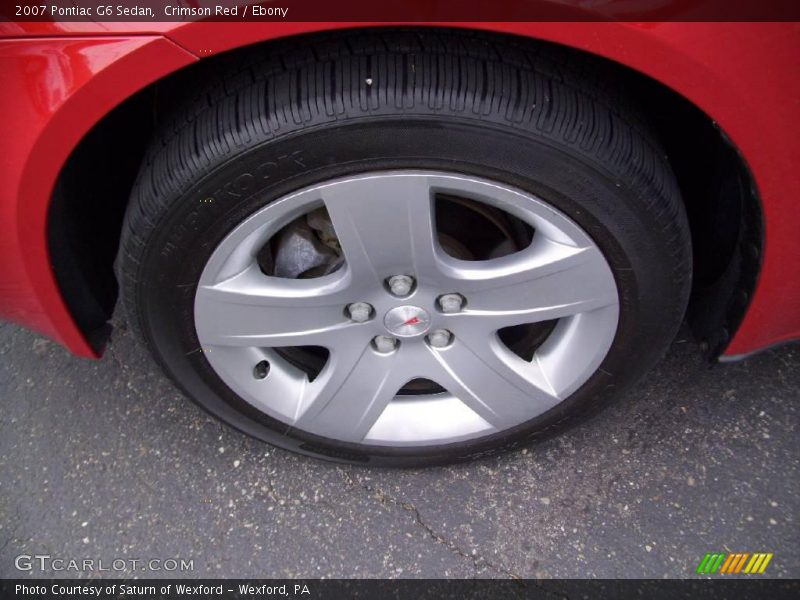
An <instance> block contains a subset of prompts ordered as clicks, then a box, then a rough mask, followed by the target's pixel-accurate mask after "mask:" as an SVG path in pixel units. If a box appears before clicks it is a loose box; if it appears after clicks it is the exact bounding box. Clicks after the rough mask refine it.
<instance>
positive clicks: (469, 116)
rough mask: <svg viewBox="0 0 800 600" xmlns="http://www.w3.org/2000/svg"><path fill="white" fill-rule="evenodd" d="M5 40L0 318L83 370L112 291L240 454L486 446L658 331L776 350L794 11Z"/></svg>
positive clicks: (454, 450) (586, 396)
mask: <svg viewBox="0 0 800 600" xmlns="http://www.w3.org/2000/svg"><path fill="white" fill-rule="evenodd" d="M661 4H664V3H661ZM667 4H669V2H667ZM0 31H1V32H2V34H3V38H4V39H2V41H0V79H1V80H2V84H3V86H2V87H3V89H2V106H1V107H0V108H1V110H0V137H1V138H2V140H3V150H2V158H1V159H0V160H1V161H2V162H1V163H0V231H2V234H1V235H0V316H2V317H3V318H5V319H9V320H11V321H15V322H17V323H20V324H22V325H25V326H28V327H30V328H33V329H35V330H37V331H39V332H41V333H43V334H46V335H48V336H50V337H52V338H54V339H55V340H58V341H59V342H61V343H62V344H64V345H65V346H66V347H68V348H69V349H70V350H72V351H73V352H74V353H75V354H77V355H80V356H84V357H99V356H100V355H101V354H102V350H103V347H104V344H105V342H106V341H107V339H108V336H109V331H110V327H109V326H108V321H109V319H110V315H111V312H112V309H113V308H114V307H115V305H116V304H117V303H119V304H120V305H121V307H122V309H124V314H125V315H126V317H125V318H127V320H128V321H129V322H130V324H131V326H132V327H133V329H134V330H135V331H136V332H137V333H138V335H139V336H140V337H141V339H142V340H143V341H144V343H145V344H146V345H147V346H148V347H149V349H150V350H151V352H152V353H153V355H154V357H155V359H156V360H157V361H158V363H159V364H160V365H161V367H162V368H163V369H164V371H165V372H166V373H168V374H169V375H170V376H171V377H172V378H173V379H174V380H175V382H176V383H177V384H178V385H179V386H180V387H181V388H182V389H183V390H184V391H185V393H186V394H187V395H188V396H190V397H191V398H193V399H194V400H195V401H196V402H198V403H199V404H200V405H202V406H203V407H205V408H206V409H207V410H209V411H211V412H212V413H214V414H215V415H217V416H218V417H219V418H221V419H223V420H224V421H226V422H228V423H230V424H231V425H233V426H235V427H237V428H239V429H240V430H242V431H245V432H247V433H248V434H250V435H253V436H256V437H258V438H260V439H262V440H265V441H268V442H270V443H273V444H277V445H279V446H282V447H284V448H289V449H292V450H294V451H297V452H302V453H305V454H309V455H313V456H317V457H321V458H327V459H332V460H338V461H351V462H361V463H363V462H369V463H371V464H378V465H424V464H433V463H441V462H447V461H452V460H461V459H467V458H470V457H475V456H483V455H486V454H490V453H493V452H496V451H500V450H503V449H507V448H512V447H516V446H519V445H521V444H525V443H528V442H530V441H531V440H534V439H536V438H540V437H542V436H544V435H549V434H551V433H552V432H556V431H558V430H560V429H562V428H564V427H565V426H567V425H570V424H572V423H574V422H575V421H576V420H578V419H579V418H581V417H583V416H585V415H587V414H590V413H591V412H593V411H594V410H595V409H597V408H599V407H602V406H603V405H604V404H605V403H606V402H607V401H608V400H610V399H612V398H614V397H615V396H618V395H619V394H620V393H621V392H622V391H623V390H624V389H625V388H627V387H629V386H630V385H631V384H632V383H633V382H634V381H636V380H637V378H639V377H640V376H641V375H642V374H643V373H645V372H646V371H647V370H648V369H649V368H650V367H651V366H652V365H653V364H654V363H655V361H656V360H657V359H658V358H659V357H660V356H661V355H662V353H663V352H664V351H665V349H666V348H667V346H668V345H669V343H670V341H671V340H672V339H673V337H674V336H675V334H676V331H677V329H678V327H679V325H680V324H681V323H682V321H684V320H686V321H688V323H689V324H690V326H691V327H692V329H693V331H694V333H695V334H696V336H697V337H698V338H700V339H701V340H703V341H704V343H705V348H706V350H707V352H708V354H709V356H710V357H711V358H714V359H716V358H722V359H724V360H727V359H734V358H738V357H741V356H744V355H747V354H750V353H752V352H755V351H757V350H759V349H762V348H766V347H768V346H771V345H773V344H777V343H780V342H785V341H788V340H792V339H797V338H799V337H800V235H798V231H800V208H798V207H799V206H800V204H798V193H800V168H799V167H800V131H799V130H798V113H799V112H800V108H799V107H800V78H798V77H797V74H798V73H800V31H799V30H798V27H797V25H795V24H792V23H699V22H698V23H672V22H654V21H652V20H650V21H647V20H646V19H643V20H642V21H640V22H636V23H625V22H609V23H596V22H595V23H590V22H584V23H579V22H573V23H549V22H538V23H516V22H514V23H501V22H492V23H466V24H465V23H460V24H448V23H438V24H425V25H424V26H422V25H414V24H408V23H407V24H397V25H392V26H386V25H384V26H380V27H378V26H375V25H373V24H369V23H296V22H295V23H289V22H271V23H249V24H236V23H225V22H218V23H211V22H186V23H113V24H106V25H103V24H99V23H94V22H82V23H69V24H63V23H56V22H49V23H43V22H29V23H22V22H16V23H15V22H5V23H0Z"/></svg>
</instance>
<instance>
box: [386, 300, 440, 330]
mask: <svg viewBox="0 0 800 600" xmlns="http://www.w3.org/2000/svg"><path fill="white" fill-rule="evenodd" d="M383 324H384V326H385V327H386V329H388V330H389V331H390V332H391V333H393V334H394V335H396V336H397V337H414V336H415V335H422V334H423V333H425V332H426V331H428V328H429V327H430V326H431V316H430V315H429V314H428V313H427V312H426V311H425V310H424V309H422V308H420V307H418V306H398V307H396V308H393V309H392V310H390V311H389V312H387V313H386V316H385V317H383Z"/></svg>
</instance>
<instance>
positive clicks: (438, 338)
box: [428, 329, 453, 348]
mask: <svg viewBox="0 0 800 600" xmlns="http://www.w3.org/2000/svg"><path fill="white" fill-rule="evenodd" d="M452 337H453V334H452V333H450V332H449V331H447V329H436V330H434V331H431V332H430V333H429V334H428V343H429V344H430V345H431V346H433V347H434V348H444V347H445V346H447V345H448V344H450V340H451V339H452Z"/></svg>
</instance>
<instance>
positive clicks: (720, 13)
mask: <svg viewBox="0 0 800 600" xmlns="http://www.w3.org/2000/svg"><path fill="white" fill-rule="evenodd" d="M799 16H800V2H798V1H797V0H762V1H760V2H756V1H748V0H744V1H738V2H737V1H731V0H403V1H400V2H387V1H383V0H337V1H332V0H261V1H253V0H251V1H247V0H130V1H125V2H121V1H120V0H40V1H36V0H0V21H3V20H4V21H35V22H47V21H51V22H52V21H55V22H73V21H86V22H153V23H157V22H183V21H195V20H204V21H228V22H253V21H333V22H404V23H419V22H430V21H447V22H453V21H460V22H480V21H796V20H798V17H799Z"/></svg>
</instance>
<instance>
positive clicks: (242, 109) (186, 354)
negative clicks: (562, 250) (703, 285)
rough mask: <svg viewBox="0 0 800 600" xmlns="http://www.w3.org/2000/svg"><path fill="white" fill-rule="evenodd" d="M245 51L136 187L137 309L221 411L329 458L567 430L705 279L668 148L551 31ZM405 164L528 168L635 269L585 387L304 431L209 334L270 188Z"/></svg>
mask: <svg viewBox="0 0 800 600" xmlns="http://www.w3.org/2000/svg"><path fill="white" fill-rule="evenodd" d="M235 64H236V66H235V67H234V66H233V63H231V65H229V66H227V67H222V68H221V69H222V71H223V72H224V75H223V74H220V77H219V78H218V80H216V81H213V82H211V83H210V84H209V87H208V89H207V90H204V92H203V93H202V94H201V95H200V96H199V98H198V99H196V100H195V101H193V102H189V103H187V104H186V105H185V106H183V107H182V109H180V110H179V111H177V113H176V117H175V118H174V119H173V120H171V121H169V122H167V123H166V124H165V125H164V126H162V127H161V128H160V130H159V132H158V135H157V138H156V139H155V140H153V144H152V147H151V151H150V152H149V154H148V157H147V160H146V163H145V164H144V165H143V167H142V169H141V172H140V174H139V177H138V180H137V183H136V185H135V188H134V191H133V194H132V198H131V201H130V205H129V208H128V212H127V216H126V219H125V225H124V228H123V235H122V242H121V249H120V256H119V260H118V277H119V280H120V285H121V296H122V300H123V302H124V306H125V309H126V312H127V315H128V317H129V321H130V322H131V325H132V327H133V328H134V330H136V331H138V332H139V334H140V335H141V336H142V337H143V338H144V340H145V341H146V343H147V345H148V346H149V348H150V349H151V351H152V353H153V354H154V356H155V357H156V359H157V361H158V362H159V363H160V364H161V366H162V367H163V368H164V370H165V371H166V372H167V373H168V374H169V375H170V376H171V377H172V378H173V379H174V380H175V381H176V382H177V384H178V385H179V386H180V387H181V388H183V390H185V392H186V393H187V394H188V395H189V396H190V397H191V398H193V399H194V400H195V401H196V402H198V403H199V404H200V405H201V406H203V407H205V408H206V409H207V410H209V411H210V412H211V413H213V414H215V415H217V416H218V417H219V418H221V419H222V420H224V421H226V422H227V423H229V424H231V425H233V426H234V427H236V428H238V429H240V430H241V431H244V432H246V433H248V434H250V435H252V436H254V437H257V438H259V439H262V440H264V441H267V442H270V443H272V444H275V445H277V446H280V447H283V448H287V449H289V450H293V451H296V452H301V453H304V454H308V455H312V456H317V457H321V458H325V459H332V460H338V461H345V462H354V463H370V464H375V465H393V466H400V465H406V466H407V465H427V464H435V463H444V462H452V461H457V460H465V459H470V458H474V457H478V456H484V455H488V454H493V453H495V452H498V451H501V450H505V449H509V448H513V447H516V446H519V445H521V444H527V443H529V442H530V441H532V440H534V439H539V438H542V437H544V436H546V435H550V434H552V433H554V432H556V431H559V430H561V429H563V428H564V427H565V426H567V425H570V424H572V423H574V422H576V421H577V420H578V419H580V418H582V417H585V416H586V415H589V414H591V413H593V412H594V411H595V410H596V409H598V408H599V407H601V406H603V405H604V404H606V402H607V401H608V400H610V399H611V398H613V397H615V396H617V395H618V394H619V393H620V391H621V390H622V389H624V388H626V387H628V386H629V385H631V384H632V383H633V382H635V381H636V380H637V379H638V378H639V377H640V376H641V375H642V374H643V373H645V372H646V371H647V370H648V369H649V368H650V367H651V366H652V365H653V364H654V363H655V362H656V360H657V359H658V358H659V357H660V356H661V355H662V354H663V352H664V351H665V350H666V348H667V346H668V344H669V343H670V341H671V340H672V339H673V337H674V335H675V333H676V331H677V329H678V327H679V325H680V322H681V320H682V317H683V314H684V310H685V307H686V303H687V299H688V294H689V288H690V279H691V247H690V241H689V228H688V224H687V219H686V215H685V212H684V207H683V204H682V202H681V198H680V195H679V191H678V188H677V186H676V183H675V180H674V177H673V174H672V172H671V170H670V167H669V164H668V163H667V161H666V158H665V155H664V152H663V150H662V149H661V147H660V145H659V143H658V141H657V140H656V139H655V137H654V135H653V134H652V132H651V131H650V130H649V128H648V127H647V125H646V121H645V119H643V118H642V117H641V116H640V114H639V113H638V112H637V111H636V110H635V108H633V107H632V106H631V102H630V100H629V99H627V98H625V97H624V96H621V95H620V94H618V93H617V92H616V91H615V89H617V88H616V84H615V82H614V78H613V73H609V72H607V71H604V70H603V65H601V64H596V63H595V62H594V61H591V60H585V59H582V58H575V57H574V56H573V55H572V54H570V53H568V52H563V51H561V50H558V49H553V48H552V47H549V46H541V47H540V46H539V45H534V44H530V43H527V42H522V41H520V42H517V41H508V40H500V39H497V38H494V37H489V36H482V35H475V34H469V33H458V32H448V33H443V32H435V31H423V32H411V31H408V32H394V33H388V32H374V33H350V34H347V35H340V36H332V37H328V38H324V39H319V40H317V41H315V42H307V43H305V44H304V45H303V47H298V46H297V45H294V46H289V45H287V46H282V47H272V48H271V50H270V51H269V52H268V53H267V54H265V55H258V56H251V58H250V59H249V60H247V61H242V60H241V56H239V57H237V59H236V63H235ZM229 69H230V70H229ZM367 80H370V81H367ZM600 82H603V83H602V85H601V83H600ZM387 168H394V169H397V168H426V169H437V168H438V169H442V170H448V171H460V172H463V173H467V174H472V175H477V176H480V177H485V178H487V179H492V180H497V181H501V182H505V183H508V184H509V185H512V186H515V187H517V188H521V189H523V190H526V191H529V192H531V193H533V194H535V195H537V196H539V197H541V198H544V199H546V200H547V201H548V202H550V203H551V204H553V205H554V206H555V207H557V208H558V209H560V210H561V211H563V212H564V213H566V214H567V215H569V216H570V217H572V218H573V219H574V220H575V221H576V222H578V223H579V224H580V225H581V226H582V227H583V228H584V230H585V231H587V232H589V233H590V235H591V236H592V237H593V238H594V240H595V242H596V243H597V244H598V245H599V246H600V248H601V250H602V251H603V253H604V254H605V256H606V259H607V260H608V262H609V264H610V265H611V267H612V269H613V270H614V273H615V277H616V280H617V285H618V289H619V293H620V322H619V326H618V330H617V335H616V338H615V341H614V343H613V346H612V348H611V350H610V351H609V353H608V355H607V356H606V358H605V360H604V362H603V364H602V365H601V367H600V368H599V369H598V370H597V371H596V372H595V373H594V375H592V377H591V378H590V379H589V380H588V381H587V382H586V383H585V384H584V385H583V386H582V387H581V388H580V389H579V390H578V391H577V392H575V393H574V394H573V395H572V396H571V397H570V398H568V399H567V400H565V401H564V402H562V403H561V404H559V405H557V406H556V407H555V408H553V409H551V410H550V411H548V412H546V413H545V414H543V415H541V416H540V417H537V418H535V419H533V420H531V421H529V422H527V423H525V424H523V425H521V426H519V427H516V428H515V429H513V430H510V431H505V432H503V433H501V434H496V435H494V436H489V437H486V438H481V439H478V440H474V441H470V442H463V443H457V444H450V445H447V446H436V447H428V448H415V449H411V450H409V449H391V448H387V449H376V448H374V447H372V448H368V447H366V446H352V445H344V444H335V443H331V442H330V441H328V440H320V439H314V438H313V437H312V436H303V435H301V434H298V433H297V432H289V433H287V427H286V425H284V424H282V423H280V422H278V421H275V420H273V419H271V418H269V417H267V416H265V415H264V414H262V413H260V412H259V411H257V410H256V409H254V408H253V407H252V406H251V405H249V404H247V403H246V402H244V401H243V400H242V399H240V398H239V397H238V396H237V395H236V394H235V393H233V392H232V391H231V390H230V389H229V388H228V387H227V386H226V385H225V384H224V383H223V382H222V381H221V380H220V379H219V377H218V376H217V375H216V374H215V372H214V371H213V370H212V369H211V367H210V365H209V364H208V362H207V361H206V359H205V357H204V356H203V353H202V352H197V351H196V350H197V348H198V347H199V343H198V341H197V337H196V334H195V329H194V323H193V302H194V293H195V286H196V283H197V280H198V277H199V274H200V272H201V271H202V269H203V267H204V265H205V262H206V260H207V258H208V257H209V255H210V254H211V252H212V251H213V249H214V248H215V247H216V245H217V244H218V243H219V242H220V241H221V240H222V239H223V237H224V236H225V235H226V234H227V233H228V232H229V231H230V230H231V229H232V228H233V227H234V226H235V225H237V224H238V223H239V222H241V221H242V220H243V219H244V218H245V217H247V216H248V215H250V214H251V213H253V212H254V211H256V210H257V209H258V208H259V207H261V206H263V204H264V202H265V200H264V199H265V198H266V199H268V200H266V201H269V200H271V199H276V198H279V197H281V196H283V195H285V194H286V193H288V192H290V191H293V190H296V189H299V188H302V187H305V186H308V185H311V184H313V183H317V182H320V181H324V180H328V179H331V178H334V177H340V176H343V175H348V174H354V173H362V172H365V171H370V170H376V169H387ZM209 197H211V198H213V199H214V201H213V202H201V200H203V199H206V198H209Z"/></svg>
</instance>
